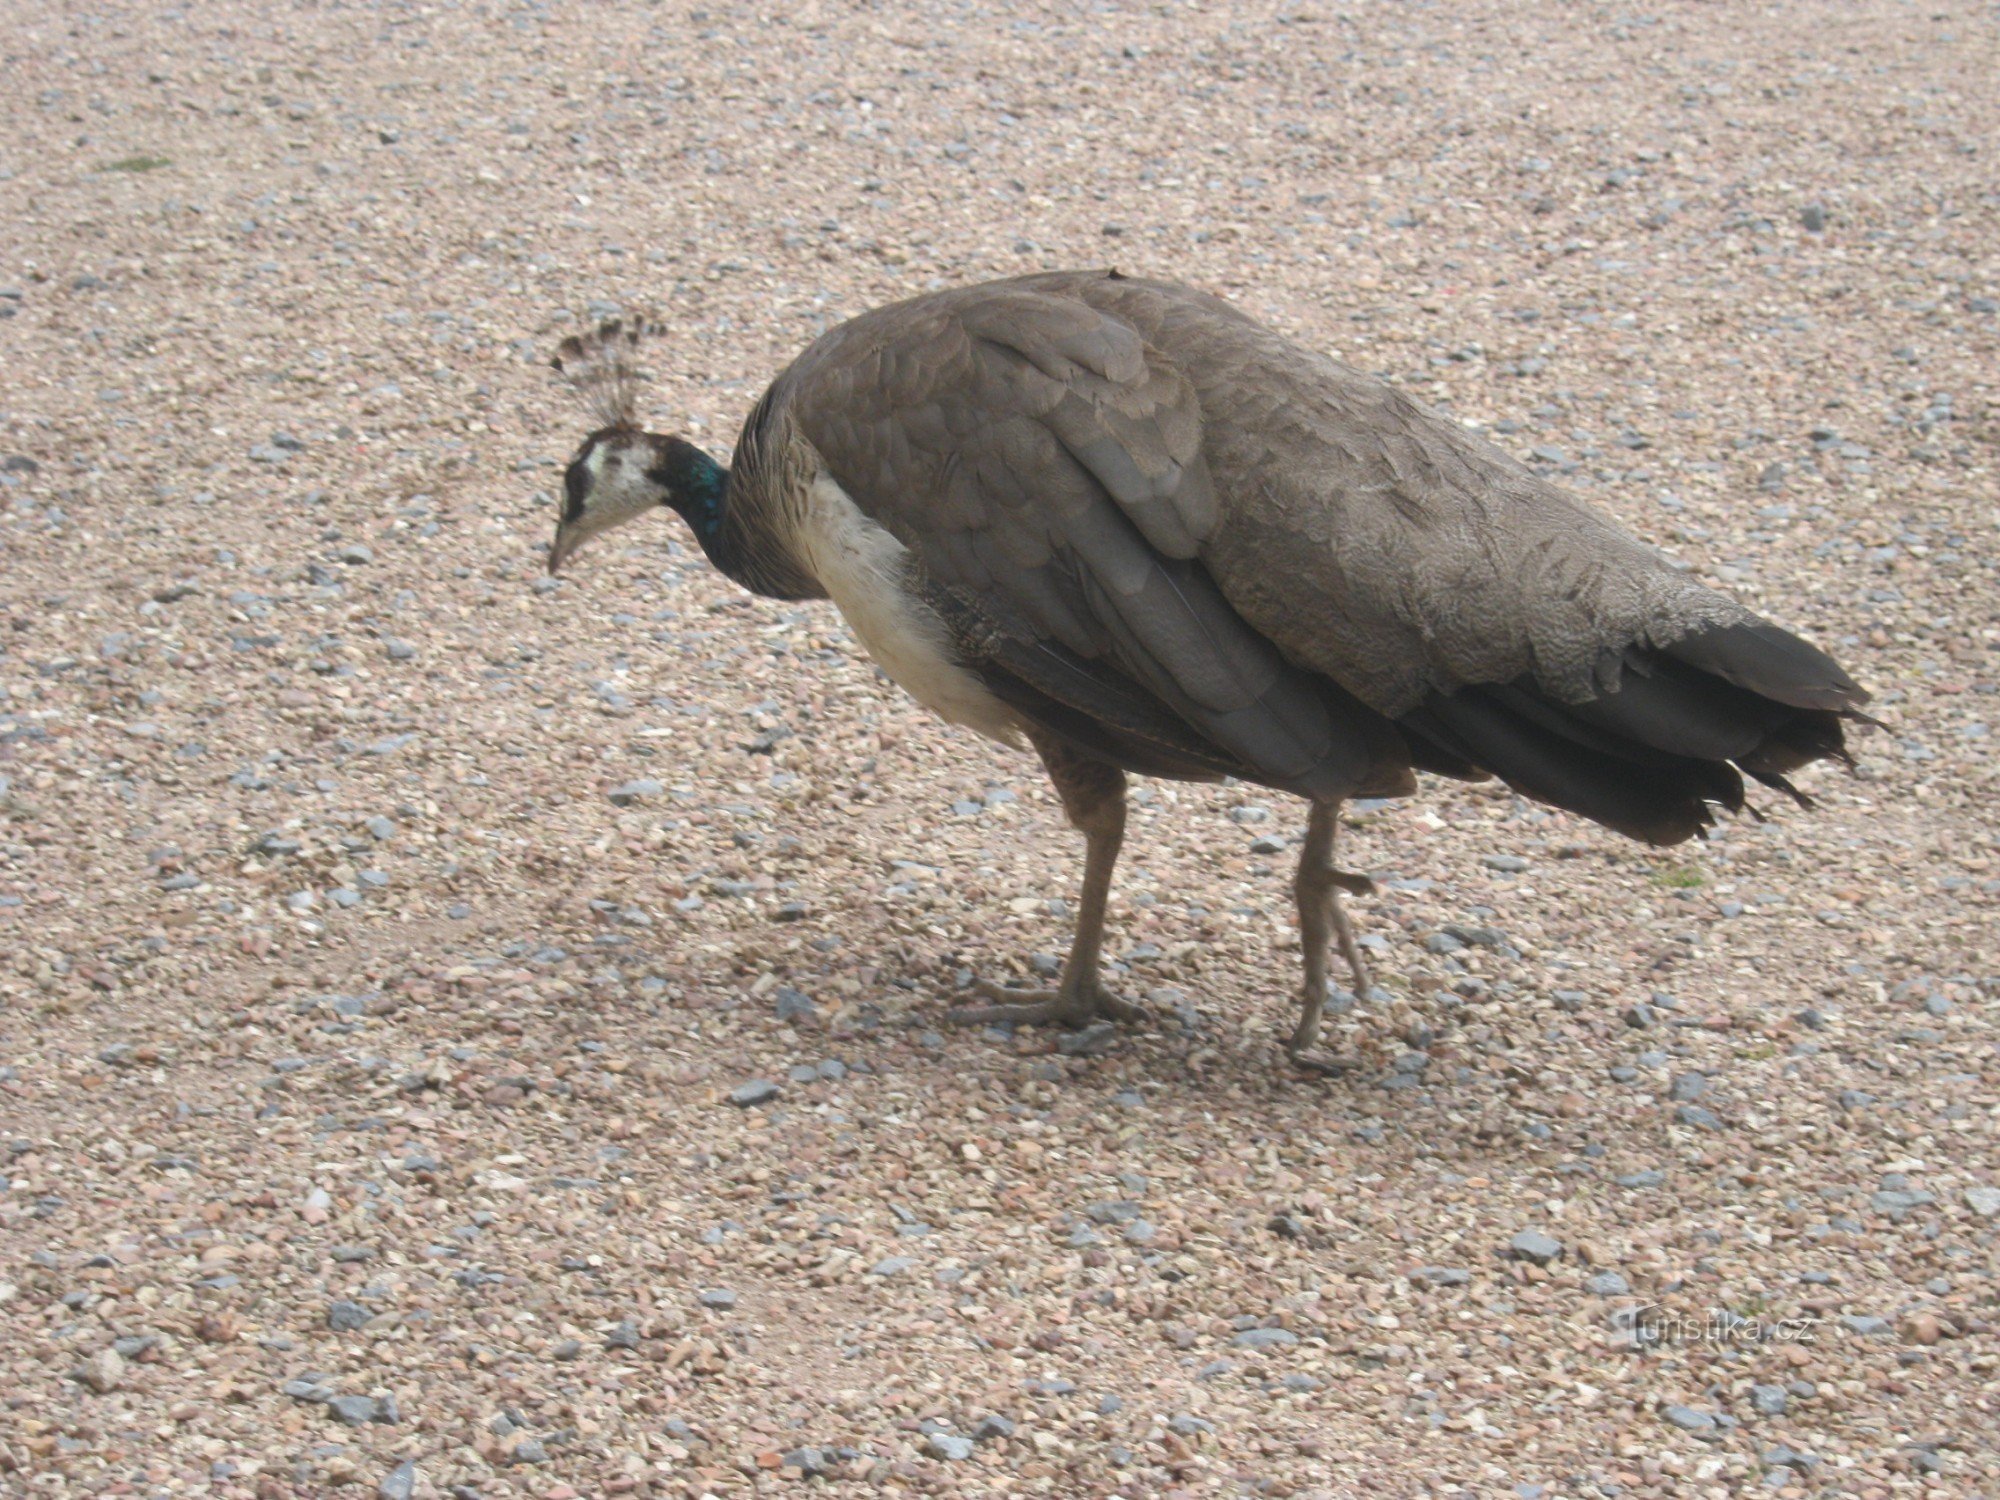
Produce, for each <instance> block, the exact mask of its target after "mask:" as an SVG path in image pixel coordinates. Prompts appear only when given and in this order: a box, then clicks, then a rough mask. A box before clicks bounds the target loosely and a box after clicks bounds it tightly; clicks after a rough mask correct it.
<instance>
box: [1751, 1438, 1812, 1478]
mask: <svg viewBox="0 0 2000 1500" xmlns="http://www.w3.org/2000/svg"><path fill="white" fill-rule="evenodd" d="M1763 1459H1764V1462H1765V1463H1766V1464H1768V1465H1770V1466H1771V1467H1772V1468H1774V1469H1793V1470H1796V1471H1797V1472H1798V1473H1801V1474H1804V1473H1807V1472H1809V1471H1810V1470H1813V1469H1817V1468H1818V1467H1819V1456H1818V1455H1817V1454H1814V1453H1803V1452H1801V1451H1800V1450H1799V1449H1797V1448H1793V1447H1789V1446H1788V1445H1786V1444H1784V1443H1779V1444H1778V1445H1776V1446H1775V1447H1771V1448H1766V1449H1765V1450H1764V1453H1763Z"/></svg>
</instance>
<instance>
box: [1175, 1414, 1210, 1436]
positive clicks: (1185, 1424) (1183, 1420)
mask: <svg viewBox="0 0 2000 1500" xmlns="http://www.w3.org/2000/svg"><path fill="white" fill-rule="evenodd" d="M1167 1430H1168V1431H1170V1432H1174V1433H1178V1434H1179V1435H1180V1436H1181V1437H1199V1436H1201V1434H1202V1433H1204V1432H1213V1431H1215V1424H1214V1423H1213V1422H1208V1421H1204V1420H1203V1419H1202V1418H1200V1417H1197V1416H1193V1415H1191V1414H1190V1413H1188V1412H1181V1413H1180V1414H1179V1415H1177V1416H1174V1417H1171V1418H1169V1419H1168V1421H1167Z"/></svg>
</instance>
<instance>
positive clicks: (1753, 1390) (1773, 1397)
mask: <svg viewBox="0 0 2000 1500" xmlns="http://www.w3.org/2000/svg"><path fill="white" fill-rule="evenodd" d="M1790 1405H1791V1397H1790V1396H1789V1395H1788V1394H1787V1393H1786V1391H1785V1388H1784V1387H1783V1386H1781V1385H1753V1386H1751V1387H1750V1409H1751V1410H1752V1411H1754V1412H1756V1413H1757V1415H1759V1416H1760V1417H1782V1416H1783V1415H1784V1414H1785V1408H1786V1407H1788V1406H1790Z"/></svg>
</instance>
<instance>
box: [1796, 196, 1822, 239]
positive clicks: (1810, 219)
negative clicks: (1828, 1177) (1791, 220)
mask: <svg viewBox="0 0 2000 1500" xmlns="http://www.w3.org/2000/svg"><path fill="white" fill-rule="evenodd" d="M1799 225H1800V227H1801V228H1803V229H1804V230H1805V232H1806V233H1807V234H1818V233H1820V232H1821V231H1822V230H1824V229H1825V228H1826V210H1825V209H1824V208H1822V207H1821V206H1820V205H1819V204H1817V203H1808V204H1807V205H1806V206H1805V207H1804V208H1802V209H1800V210H1799Z"/></svg>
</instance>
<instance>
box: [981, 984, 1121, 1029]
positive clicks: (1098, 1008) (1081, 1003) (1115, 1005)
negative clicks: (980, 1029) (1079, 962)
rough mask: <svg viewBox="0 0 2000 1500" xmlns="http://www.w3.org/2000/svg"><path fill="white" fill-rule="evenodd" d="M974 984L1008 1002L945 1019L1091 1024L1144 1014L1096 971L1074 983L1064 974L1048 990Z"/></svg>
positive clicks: (986, 1022) (1000, 1023) (990, 1023)
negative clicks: (1099, 976)
mask: <svg viewBox="0 0 2000 1500" xmlns="http://www.w3.org/2000/svg"><path fill="white" fill-rule="evenodd" d="M972 987H973V989H975V990H976V991H978V992H979V993H980V994H981V995H983V996H985V997H986V998H987V999H988V1000H1004V1001H1007V1002H1009V1003H1007V1004H1004V1005H966V1006H959V1007H956V1008H954V1009H952V1010H950V1011H947V1012H946V1013H945V1019H946V1020H948V1021H951V1022H953V1023H954V1024H956V1025H960V1026H1006V1025H1014V1026H1047V1025H1050V1024H1057V1025H1062V1026H1088V1025H1090V1024H1091V1022H1093V1021H1135V1020H1137V1019H1138V1018H1139V1017H1140V1016H1141V1015H1143V1014H1145V1012H1143V1011H1142V1010H1140V1008H1139V1007H1138V1006H1136V1005H1134V1004H1132V1003H1131V1001H1129V1000H1121V999H1120V998H1119V997H1118V996H1116V995H1114V994H1112V993H1111V991H1110V990H1107V989H1106V988H1105V987H1104V983H1103V981H1102V980H1100V979H1098V978H1097V977H1096V976H1095V975H1092V976H1091V977H1090V978H1088V979H1085V980H1080V981H1078V982H1076V983H1074V984H1072V983H1070V982H1069V980H1068V978H1067V976H1065V978H1064V980H1063V982H1062V983H1061V984H1059V985H1057V986H1056V987H1055V988H1054V989H1049V990H1016V989H1009V988H1008V987H1007V986H1005V985H1001V984H994V983H993V982H992V981H991V980H987V979H976V980H974V981H973V983H972Z"/></svg>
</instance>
